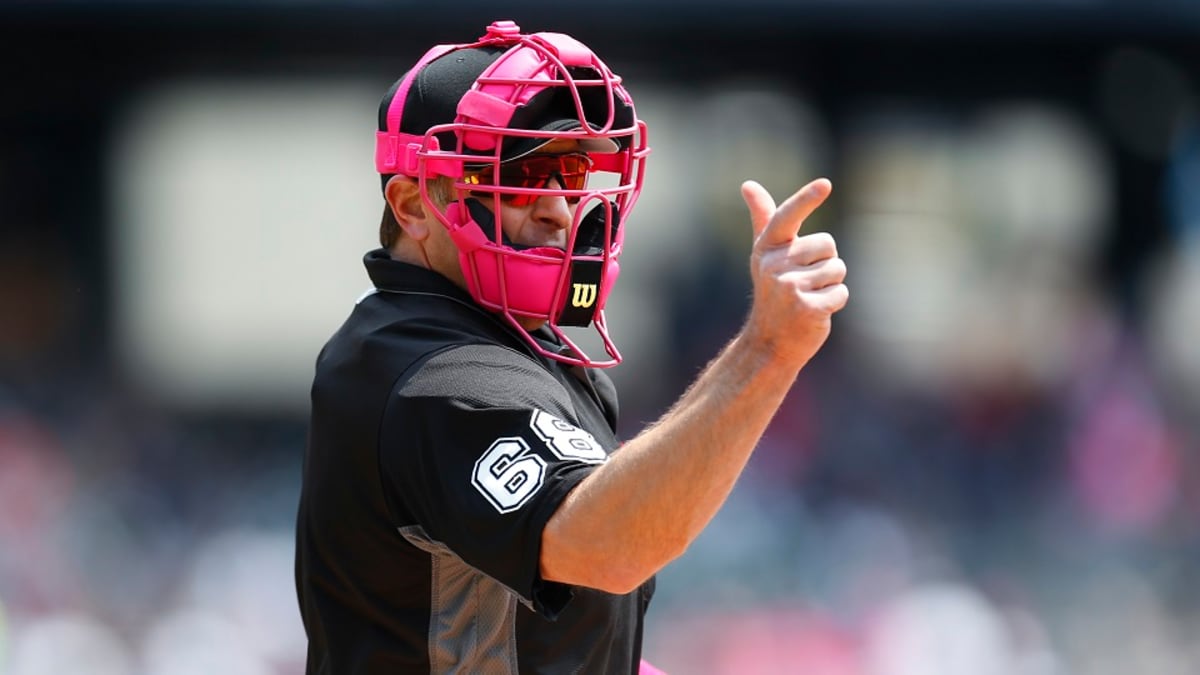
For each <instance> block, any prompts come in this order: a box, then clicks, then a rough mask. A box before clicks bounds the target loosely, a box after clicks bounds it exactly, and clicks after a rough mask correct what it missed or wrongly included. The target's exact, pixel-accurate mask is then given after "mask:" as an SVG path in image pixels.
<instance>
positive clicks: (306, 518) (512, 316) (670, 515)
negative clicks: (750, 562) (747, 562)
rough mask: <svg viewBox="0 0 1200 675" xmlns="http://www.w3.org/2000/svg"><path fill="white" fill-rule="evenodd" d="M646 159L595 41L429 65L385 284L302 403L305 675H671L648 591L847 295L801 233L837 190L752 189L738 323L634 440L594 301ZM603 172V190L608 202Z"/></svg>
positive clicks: (399, 162)
mask: <svg viewBox="0 0 1200 675" xmlns="http://www.w3.org/2000/svg"><path fill="white" fill-rule="evenodd" d="M648 155H649V146H648V145H647V134H646V125H645V124H644V123H643V122H642V121H641V120H640V119H639V118H638V117H637V114H636V112H635V109H634V105H633V100H632V98H631V97H630V96H629V93H628V92H627V91H626V90H625V88H624V86H623V84H622V82H621V79H620V78H619V77H618V76H617V75H615V74H614V73H613V72H612V71H611V70H610V69H609V68H608V67H607V66H606V65H605V64H604V63H603V62H602V61H601V60H600V59H599V58H598V57H597V56H596V55H595V54H594V53H593V52H592V51H591V50H590V49H589V48H588V47H587V46H585V45H583V44H581V43H580V42H578V41H576V40H574V39H573V38H571V37H569V36H567V35H563V34H560V33H536V34H524V33H522V32H521V31H520V29H519V28H518V27H517V26H516V25H515V24H513V23H512V22H509V21H498V22H495V23H493V24H492V25H491V26H489V27H488V29H487V32H486V34H485V35H484V36H483V37H481V38H480V39H478V40H477V41H475V42H472V43H467V44H459V45H439V46H436V47H434V48H432V49H431V50H429V52H428V53H426V54H425V56H424V57H422V58H421V59H420V60H419V61H418V62H417V64H416V65H415V66H414V67H413V68H412V69H410V70H409V71H408V72H407V73H406V74H405V75H404V76H403V77H401V78H400V79H399V80H398V81H397V82H396V83H395V84H394V85H393V86H392V87H391V88H390V89H389V90H388V92H387V93H386V95H385V96H384V98H383V101H382V102H381V104H380V110H379V127H378V131H377V134H376V153H375V163H376V168H377V170H378V171H379V173H380V175H381V176H382V180H383V194H384V197H385V199H386V202H387V204H386V207H385V209H384V216H383V219H382V222H381V225H380V243H381V248H379V249H376V250H374V251H371V252H369V253H367V254H366V256H365V258H364V264H365V266H366V270H367V274H368V275H369V277H370V279H371V283H372V284H373V289H372V290H371V291H370V292H368V293H367V294H366V295H364V296H363V297H362V298H360V299H359V301H358V302H357V304H356V305H355V307H354V309H353V311H352V312H351V313H350V316H349V317H348V318H347V319H346V322H345V323H344V324H343V325H342V326H341V328H340V329H339V330H338V331H337V333H335V334H334V335H333V337H332V338H330V340H329V342H328V343H327V344H326V345H325V347H324V349H322V351H321V353H320V356H319V357H318V359H317V364H316V375H315V378H314V381H313V386H312V416H311V423H310V428H309V439H308V447H307V451H306V455H305V463H304V480H303V492H302V495H301V499H300V504H299V512H298V517H297V532H296V586H297V592H298V597H299V603H300V609H301V613H302V615H303V619H304V625H305V629H306V631H307V634H308V639H309V648H308V669H307V672H308V673H309V674H310V675H316V674H322V675H332V674H337V675H349V674H358V673H364V674H379V675H383V674H385V673H386V674H389V675H390V674H395V673H447V672H456V673H488V674H491V673H497V674H499V673H518V672H519V673H638V672H639V671H640V672H642V673H647V672H655V671H654V669H653V667H652V666H650V665H649V664H647V663H646V662H644V661H643V660H642V657H641V646H642V635H643V622H644V617H645V613H646V608H647V606H648V604H649V602H650V598H651V595H652V593H653V585H654V574H655V573H656V572H657V571H658V570H660V569H662V567H663V566H664V565H666V564H667V563H668V562H670V561H671V560H672V559H674V558H675V557H677V556H679V555H680V554H681V553H683V551H684V550H685V549H686V548H687V546H688V545H689V544H690V543H691V541H692V540H693V539H694V538H695V537H696V536H697V535H698V534H699V533H700V531H701V530H702V529H703V528H704V526H705V525H706V524H707V523H708V521H709V520H710V519H711V518H712V516H713V514H714V513H715V512H716V510H717V509H718V508H719V507H720V505H721V504H722V503H723V502H724V500H725V498H726V497H727V495H728V494H729V491H730V490H731V489H732V487H733V484H734V482H735V481H736V480H737V477H738V475H739V474H740V473H741V471H742V468H743V467H744V465H745V463H746V461H747V459H748V458H749V456H750V453H751V451H752V450H753V448H754V446H755V444H756V443H757V442H758V440H759V438H760V436H761V435H762V433H763V430H764V429H765V428H766V426H767V424H768V422H769V421H770V419H771V417H772V415H773V414H774V413H775V411H776V409H777V408H778V406H779V404H780V402H781V401H782V400H783V397H784V395H785V394H786V393H787V391H788V389H789V388H790V387H791V384H792V382H793V381H794V379H795V377H796V376H797V373H798V372H799V370H800V369H801V368H802V367H803V366H804V364H805V363H807V362H808V360H809V359H810V358H811V357H812V356H813V354H814V353H816V351H817V350H818V349H819V348H820V347H821V345H822V344H823V343H824V341H825V339H826V338H827V336H828V335H829V330H830V322H831V316H832V314H833V313H834V312H836V311H838V310H839V309H841V308H842V306H844V305H845V303H846V300H847V290H846V287H845V285H844V284H843V283H842V281H843V279H844V277H845V273H846V268H845V265H844V263H843V262H842V261H841V259H840V258H838V256H837V250H836V247H835V244H834V241H833V239H832V238H831V237H830V236H828V235H826V234H823V233H817V234H809V235H805V236H798V234H797V233H798V231H799V229H800V226H801V224H802V222H803V220H804V219H805V217H807V215H808V214H809V213H811V212H812V211H813V209H815V208H817V206H819V205H820V204H821V202H822V201H824V199H825V198H826V197H827V196H828V194H829V191H830V184H829V182H828V181H826V180H824V179H819V180H816V181H813V182H812V183H810V184H809V185H807V186H805V187H803V188H801V189H800V190H799V191H797V192H796V193H795V194H794V195H792V196H791V197H790V198H789V199H788V200H787V201H785V202H784V203H783V204H782V205H780V206H779V207H778V208H777V207H776V205H775V203H774V201H773V200H772V198H771V196H770V195H769V194H768V193H767V192H766V191H765V190H764V189H763V188H762V187H761V186H759V185H758V184H757V183H754V182H746V183H745V184H743V185H742V194H743V197H744V199H745V201H746V203H747V205H748V207H749V212H750V220H751V224H752V234H753V240H754V246H753V251H752V254H751V258H750V271H751V276H752V278H753V281H754V297H753V306H752V307H751V310H750V313H749V316H748V318H747V320H746V323H745V325H744V326H743V327H742V329H741V331H740V332H739V333H738V334H737V336H736V337H735V338H734V339H733V340H732V341H731V342H730V343H729V345H727V346H726V347H725V348H724V349H723V350H722V352H721V353H720V354H719V355H718V356H717V357H716V358H715V359H714V360H713V362H712V363H711V364H710V365H709V366H708V367H707V368H706V369H705V371H704V373H703V374H701V375H700V377H699V378H698V379H697V380H696V382H695V383H694V384H693V385H692V386H691V387H690V388H689V390H688V391H687V393H685V394H684V395H683V396H682V398H680V400H679V401H678V403H676V404H675V405H674V406H673V407H672V409H671V410H670V411H669V412H668V413H667V414H666V415H664V416H663V418H662V419H660V420H659V421H658V422H657V423H655V424H654V425H652V426H651V427H650V428H648V429H647V430H646V431H644V432H643V433H641V434H639V435H638V436H637V437H636V438H634V439H632V440H629V441H628V442H625V443H622V442H621V441H620V440H619V439H618V438H617V437H616V435H615V429H616V426H617V401H616V393H615V391H614V388H613V385H612V382H611V380H610V379H609V378H608V377H607V376H606V375H605V374H604V372H603V368H605V367H608V366H611V365H615V364H616V363H618V362H619V361H620V359H621V357H620V352H619V351H618V349H617V347H616V345H615V344H614V343H613V341H612V339H611V338H610V337H609V334H608V329H607V326H606V324H605V321H604V307H605V304H606V302H607V300H608V296H609V293H610V291H611V289H612V286H613V283H614V282H615V281H616V278H617V275H618V273H619V266H618V260H619V258H620V255H621V254H622V248H623V242H624V232H625V224H626V222H627V221H628V219H629V217H630V214H631V213H632V211H633V207H634V205H635V203H636V202H637V198H638V195H639V194H640V192H641V189H642V181H643V177H644V170H645V162H646V158H647V156H648ZM596 173H605V174H608V175H609V176H610V179H609V180H607V181H604V184H605V185H611V187H595V188H590V187H589V186H588V182H589V178H590V177H591V176H592V174H596ZM564 326H583V327H591V328H592V329H594V330H596V331H597V332H598V333H599V335H600V338H601V343H602V344H603V345H604V351H605V353H604V354H603V355H599V356H597V355H592V354H587V353H585V351H584V350H583V349H582V348H581V347H579V346H578V345H576V344H575V343H574V342H572V341H571V340H570V338H569V337H568V336H567V334H566V333H565V332H564V331H563V330H562V327H564ZM618 448H619V450H618Z"/></svg>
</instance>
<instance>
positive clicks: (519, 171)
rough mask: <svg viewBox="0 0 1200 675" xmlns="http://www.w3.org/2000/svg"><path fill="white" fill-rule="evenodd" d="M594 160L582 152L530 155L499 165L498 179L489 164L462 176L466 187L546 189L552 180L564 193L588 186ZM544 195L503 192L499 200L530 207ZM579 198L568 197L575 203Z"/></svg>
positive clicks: (491, 165) (569, 200)
mask: <svg viewBox="0 0 1200 675" xmlns="http://www.w3.org/2000/svg"><path fill="white" fill-rule="evenodd" d="M591 168H592V160H591V158H589V157H588V156H587V155H585V154H583V153H578V152H575V153H568V154H565V155H530V156H528V157H522V158H520V159H514V160H511V161H508V162H501V163H500V175H499V179H498V180H497V177H496V175H495V169H496V165H494V164H489V165H487V166H485V167H483V168H482V169H479V170H478V171H468V172H467V173H466V174H464V176H463V182H464V183H466V184H467V185H479V186H488V185H498V186H501V187H507V188H521V189H525V190H542V189H545V188H546V186H547V185H549V184H550V181H552V180H557V181H558V184H559V185H561V186H562V189H564V190H582V189H584V187H585V186H586V185H587V179H588V172H589V171H590V170H591ZM543 196H545V194H544V193H542V194H539V193H528V192H521V193H501V194H500V199H502V200H503V201H504V202H505V203H507V204H511V205H512V206H528V205H530V204H532V203H533V202H534V201H536V200H537V199H538V198H539V197H543ZM578 201H579V197H567V202H568V203H571V204H574V203H576V202H578Z"/></svg>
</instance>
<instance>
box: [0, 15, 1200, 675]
mask: <svg viewBox="0 0 1200 675" xmlns="http://www.w3.org/2000/svg"><path fill="white" fill-rule="evenodd" d="M495 18H513V19H515V20H517V21H518V23H520V24H521V25H522V26H523V27H524V28H526V29H527V30H561V31H565V32H569V33H571V34H573V35H575V36H576V37H579V38H580V39H582V40H584V41H585V42H587V43H588V44H589V45H591V46H592V47H594V48H595V49H596V50H597V52H598V53H600V54H601V55H602V57H604V58H605V59H606V60H607V61H608V62H609V63H610V65H612V66H613V67H614V69H615V70H617V72H619V73H622V74H623V75H624V76H625V78H626V81H627V83H628V84H629V86H630V89H631V90H632V92H633V94H634V96H635V98H636V100H637V102H638V106H639V110H640V112H641V113H642V116H643V117H644V118H646V119H647V120H648V121H649V124H650V130H651V137H650V140H651V145H652V146H653V148H654V151H655V152H654V156H653V158H652V162H651V164H650V177H649V178H648V180H647V182H646V193H645V195H644V197H643V201H642V204H641V205H640V206H639V211H638V212H637V213H636V215H635V217H634V219H633V221H632V222H631V224H630V230H629V235H628V249H627V251H628V252H627V254H626V256H625V258H624V260H623V261H622V264H623V267H624V270H625V277H624V279H623V282H622V284H621V285H619V286H618V288H617V291H616V295H615V297H614V298H613V300H612V302H611V306H612V310H611V311H612V313H611V315H610V323H611V325H612V326H613V328H614V331H615V333H616V336H617V337H618V338H619V339H620V341H621V344H622V347H623V351H624V352H625V354H626V355H627V362H626V364H625V365H623V366H621V367H620V368H618V369H616V370H615V371H613V373H612V374H613V376H614V377H615V379H616V380H617V381H618V384H619V385H620V387H621V389H622V392H623V421H624V429H623V432H624V433H625V434H626V435H627V436H628V435H632V434H635V433H636V432H637V431H638V430H639V429H640V428H641V427H642V426H643V425H645V424H646V423H648V422H649V421H651V420H653V419H654V418H655V417H656V416H657V415H658V414H659V413H660V412H661V411H662V410H663V409H664V408H665V407H666V406H667V405H668V404H669V403H670V402H671V401H672V400H673V399H674V397H675V396H676V395H677V394H678V393H679V392H680V391H681V390H682V389H683V387H684V386H685V385H686V383H687V382H688V381H689V380H690V379H691V378H692V376H693V375H694V374H695V373H696V372H697V370H698V369H699V368H700V367H701V366H702V365H703V363H704V362H705V361H706V360H707V358H708V357H709V356H710V355H712V354H713V353H714V351H715V350H716V349H717V347H718V346H719V345H720V344H721V343H722V342H723V341H724V340H725V339H727V338H728V337H729V336H730V335H731V334H732V333H733V331H734V330H735V329H736V327H737V326H738V324H739V322H740V320H741V318H742V316H743V313H744V311H745V309H746V295H747V290H748V282H747V279H746V265H745V255H746V253H747V251H748V248H749V238H748V236H747V231H748V226H747V224H746V218H745V213H744V207H743V206H742V204H741V202H740V199H739V196H738V189H737V186H738V184H739V183H740V181H741V180H743V179H745V178H756V179H758V180H760V181H761V182H763V183H764V184H765V185H766V186H767V187H768V188H770V189H771V190H772V191H773V192H774V193H775V194H776V195H777V196H782V195H783V194H785V193H786V192H789V191H790V190H791V189H792V188H794V187H796V186H798V185H800V184H802V183H803V182H805V181H807V180H808V179H810V178H812V177H815V176H818V175H825V176H829V177H830V178H832V180H833V182H834V186H835V189H834V195H833V197H832V198H831V200H830V201H829V203H828V204H827V205H826V206H825V207H824V208H823V209H822V210H821V211H820V213H819V215H817V216H816V217H814V218H813V219H812V221H813V222H811V223H810V225H809V227H810V229H824V230H828V231H831V232H833V233H835V235H836V236H837V237H838V239H839V242H840V246H841V250H842V254H843V257H845V258H846V259H847V260H848V262H849V266H850V284H851V289H852V299H851V303H850V306H849V307H848V308H847V309H846V311H845V312H844V313H843V314H842V315H840V316H839V318H838V320H837V321H836V326H835V332H834V336H833V338H832V340H831V342H830V344H829V345H828V347H827V349H826V350H825V351H824V352H822V353H821V354H820V355H819V357H818V358H817V359H816V361H814V362H813V363H812V364H811V366H810V367H809V368H808V369H807V370H806V371H805V372H804V373H803V375H802V377H801V378H800V380H799V381H798V382H797V384H796V387H795V390H794V392H793V395H792V396H791V397H790V398H789V400H788V401H787V404H786V406H785V409H784V410H783V411H782V413H781V414H780V415H779V416H778V418H777V419H776V421H775V423H774V424H773V426H772V428H771V430H770V432H769V434H768V435H767V437H766V439H765V440H764V442H763V444H762V447H761V448H760V449H759V451H758V453H757V454H756V456H755V458H754V459H753V461H752V463H751V466H750V468H749V470H748V471H747V474H746V475H745V477H744V479H743V480H742V481H741V482H740V484H739V485H738V487H737V489H736V491H735V494H734V495H733V497H732V498H731V499H730V501H729V503H728V505H727V506H726V507H725V508H724V510H723V511H722V512H721V513H720V514H719V515H718V516H717V518H716V520H715V521H714V522H713V523H712V525H711V526H710V528H709V529H708V530H707V531H706V532H705V534H704V535H703V536H702V537H701V538H700V539H699V540H698V541H697V542H696V543H695V544H694V545H693V547H692V548H691V550H690V551H689V552H688V553H687V554H686V555H685V556H684V557H683V558H681V559H680V560H679V561H677V562H676V563H675V564H673V565H672V566H671V567H669V568H668V569H667V570H666V571H665V572H664V573H663V574H662V575H661V576H660V581H659V592H658V596H657V599H656V600H655V602H654V604H653V605H652V607H651V616H650V619H651V621H650V628H649V631H648V634H647V647H646V654H647V656H648V657H649V658H650V659H651V660H653V661H655V662H656V663H657V664H658V665H660V666H661V667H664V668H666V669H667V670H668V671H671V672H674V673H736V674H760V673H761V674H766V673H811V674H816V675H976V674H982V675H991V674H995V675H1009V674H1011V675H1066V674H1076V673H1080V674H1082V673H1086V674H1089V675H1090V674H1097V675H1107V674H1110V673H1111V674H1113V675H1116V674H1118V673H1120V674H1131V673H1136V674H1153V675H1171V674H1176V673H1178V674H1184V673H1195V672H1200V566H1198V563H1200V537H1198V535H1200V528H1198V527H1197V523H1198V522H1200V489H1198V488H1200V456H1198V451H1200V189H1198V188H1200V108H1198V103H1200V4H1198V3H1196V2H1195V1H1194V0H1187V1H1185V0H1180V1H1179V2H1145V1H1141V0H1076V1H1065V0H1064V1H1058V2H1054V1H1050V2H1035V1H1033V0H996V1H993V2H978V3H967V2H953V1H951V0H921V1H919V2H906V1H900V0H897V1H894V2H887V1H881V0H859V1H857V2H831V1H827V0H806V1H803V2H785V1H784V0H776V1H774V2H772V1H768V0H751V1H749V2H740V3H737V4H736V6H734V5H732V4H730V5H726V4H723V3H706V2H695V3H674V2H665V1H662V0H660V1H658V2H640V3H634V2H630V1H624V2H612V3H605V4H604V5H603V6H597V5H594V4H593V5H572V4H570V3H546V2H534V1H532V0H528V1H526V2H514V3H510V4H509V5H508V6H507V7H506V8H505V9H503V10H498V9H496V8H495V7H493V6H492V5H491V4H490V3H482V2H475V1H474V0H467V1H464V2H459V3H455V5H454V6H453V7H452V8H451V7H449V6H447V5H443V4H438V3H426V4H421V5H419V6H418V5H417V4H415V3H384V2H369V1H362V0H360V1H356V2H341V3H335V2H328V1H321V0H309V1H307V2H265V1H262V0H225V1H223V2H214V3H205V2H195V1H186V2H183V1H176V2H171V1H168V0H164V1H161V2H132V1H130V2H113V3H103V2H65V1H44V2H31V3H11V2H10V3H4V4H3V5H0V55H2V58H0V82H2V83H3V90H4V95H3V101H4V103H3V105H2V106H0V121H2V124H3V126H2V129H3V134H2V135H0V219H2V220H0V674H3V675H48V674H54V675H60V674H62V673H89V674H96V675H127V674H130V675H193V674H196V675H199V674H205V675H208V674H212V673H222V674H234V675H294V674H296V673H300V672H302V671H303V654H304V651H303V650H304V640H303V633H302V629H301V626H300V623H299V619H298V615H297V611H296V609H295V600H294V595H293V586H292V567H291V560H292V518H293V512H294V507H295V501H296V496H297V490H298V483H299V468H300V461H301V453H302V448H303V443H304V423H305V414H306V396H307V386H308V380H309V377H310V373H311V369H312V362H313V359H314V356H315V354H316V352H317V350H318V348H319V346H320V344H321V343H322V342H323V340H324V339H325V337H326V336H327V335H328V333H329V332H330V331H332V330H333V329H334V328H335V327H336V325H337V324H338V323H339V322H340V321H341V319H342V318H343V316H344V315H345V313H346V312H347V311H348V310H349V308H350V307H351V304H352V302H353V301H354V299H355V298H356V297H357V296H358V294H359V293H360V292H361V291H363V290H364V289H365V287H366V284H367V279H366V277H365V274H364V273H363V271H362V268H361V264H360V262H359V260H360V256H361V254H362V253H363V252H365V251H366V250H367V249H369V248H371V247H372V246H373V245H374V241H375V239H374V237H375V231H376V227H377V223H378V216H379V212H380V210H381V209H380V199H379V194H378V182H377V181H376V180H375V178H374V175H373V173H372V164H371V157H372V131H373V129H374V124H375V109H376V104H377V102H378V99H379V96H380V95H381V94H382V92H383V91H384V89H385V88H386V87H387V86H388V85H389V84H390V83H391V82H392V81H393V80H394V79H395V78H396V77H398V76H399V74H400V73H401V72H402V70H403V69H404V68H406V67H407V66H408V65H409V64H410V63H411V62H413V61H414V60H415V59H416V58H417V57H418V56H419V55H420V53H421V52H422V51H423V50H424V49H425V48H426V47H427V46H428V45H429V44H431V43H433V42H435V41H453V42H460V41H464V40H466V39H469V38H471V37H473V36H475V35H477V34H479V33H480V32H482V28H483V26H484V25H486V23H487V22H488V21H490V20H492V19H495Z"/></svg>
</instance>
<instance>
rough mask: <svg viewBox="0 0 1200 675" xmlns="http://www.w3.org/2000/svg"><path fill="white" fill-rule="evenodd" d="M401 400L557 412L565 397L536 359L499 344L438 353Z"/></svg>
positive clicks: (406, 385) (409, 382)
mask: <svg viewBox="0 0 1200 675" xmlns="http://www.w3.org/2000/svg"><path fill="white" fill-rule="evenodd" d="M397 393H398V394H399V395H400V396H401V397H402V398H420V399H441V400H447V401H455V402H457V403H458V404H459V405H462V406H464V407H467V408H497V407H502V408H514V407H515V408H527V407H540V408H557V409H560V410H561V409H564V408H568V407H569V406H570V403H569V396H568V395H567V392H566V391H565V390H564V389H563V387H562V384H561V383H559V381H558V380H557V379H555V377H554V376H553V375H552V374H551V373H550V372H549V371H547V370H546V368H545V367H544V366H542V365H541V364H540V363H538V362H537V361H535V360H533V359H532V358H531V357H529V356H528V355H526V354H523V353H521V352H518V351H516V350H515V349H512V348H509V347H506V346H503V345H498V344H468V345H458V346H454V347H451V348H448V349H443V350H440V351H437V352H435V353H433V354H431V355H429V356H428V357H427V358H426V359H424V360H423V362H422V363H420V364H418V365H417V366H416V368H415V369H414V371H413V372H412V373H411V375H410V376H409V377H407V378H406V379H405V381H404V383H403V384H402V385H401V386H400V387H399V390H398V392H397Z"/></svg>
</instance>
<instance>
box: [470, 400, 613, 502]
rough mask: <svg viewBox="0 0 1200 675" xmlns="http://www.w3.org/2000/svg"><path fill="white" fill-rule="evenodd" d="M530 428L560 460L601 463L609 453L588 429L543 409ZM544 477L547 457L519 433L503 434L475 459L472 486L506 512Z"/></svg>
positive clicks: (535, 413) (526, 498)
mask: <svg viewBox="0 0 1200 675" xmlns="http://www.w3.org/2000/svg"><path fill="white" fill-rule="evenodd" d="M529 428H530V429H532V430H533V432H534V434H535V435H536V436H537V438H538V439H540V440H541V441H543V442H544V443H545V444H546V447H547V448H549V450H550V452H552V453H554V455H555V456H556V457H558V458H559V459H562V460H576V461H580V462H584V463H587V464H603V463H604V461H605V460H607V459H608V453H606V452H604V448H602V447H600V444H599V443H597V442H596V438H595V437H594V436H592V435H591V434H589V433H588V432H586V431H584V430H583V429H580V428H579V427H577V426H575V425H574V424H571V423H569V422H564V421H563V420H560V419H558V418H557V417H555V416H554V415H551V414H550V413H547V412H544V411H542V410H535V411H533V415H532V416H531V417H530V418H529ZM545 478H546V460H544V459H542V458H541V457H539V456H538V454H537V452H536V451H534V450H533V449H532V448H530V447H529V443H527V442H526V441H525V439H524V438H521V437H520V436H505V437H502V438H497V439H496V440H495V441H492V444H491V445H490V446H488V449H487V450H486V451H485V452H484V453H483V455H482V456H481V457H480V458H479V459H478V460H477V461H476V462H475V469H474V471H472V473H471V485H474V486H475V489H476V490H479V493H480V494H482V495H483V496H484V497H486V498H487V500H488V502H490V503H491V505H492V506H494V507H496V510H497V511H499V512H500V513H509V512H510V511H515V510H517V509H519V508H521V507H522V506H524V505H525V503H526V502H528V501H529V498H530V497H532V496H533V495H534V494H536V493H537V491H538V490H540V489H541V487H542V484H543V483H544V482H545Z"/></svg>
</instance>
